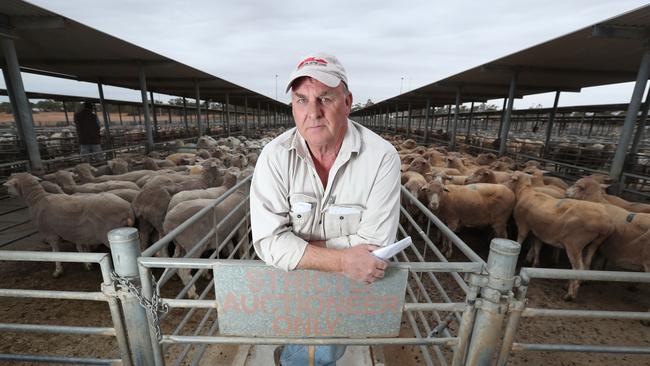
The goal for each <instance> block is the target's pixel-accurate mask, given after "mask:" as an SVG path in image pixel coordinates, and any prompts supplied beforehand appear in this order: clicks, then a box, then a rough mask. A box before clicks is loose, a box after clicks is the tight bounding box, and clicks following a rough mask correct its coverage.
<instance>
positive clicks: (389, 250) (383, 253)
mask: <svg viewBox="0 0 650 366" xmlns="http://www.w3.org/2000/svg"><path fill="white" fill-rule="evenodd" d="M411 243H413V241H412V240H411V237H410V236H407V237H406V238H404V239H402V240H400V241H398V242H395V243H393V244H390V245H387V246H385V247H381V248H379V249H376V250H374V251H373V252H372V254H373V255H374V256H375V257H377V258H380V259H383V260H388V259H390V258H391V257H393V256H394V255H395V254H397V253H399V252H401V251H402V250H404V249H406V247H408V246H409V245H411Z"/></svg>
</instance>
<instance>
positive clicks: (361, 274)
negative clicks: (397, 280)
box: [341, 244, 388, 283]
mask: <svg viewBox="0 0 650 366" xmlns="http://www.w3.org/2000/svg"><path fill="white" fill-rule="evenodd" d="M377 248H379V247H378V246H376V245H370V244H360V245H355V246H353V247H351V248H347V249H343V250H342V251H343V253H341V272H343V274H344V275H345V276H346V277H349V278H351V279H353V280H355V281H359V282H365V283H372V282H374V281H376V280H377V279H380V278H382V277H384V270H385V269H386V267H387V266H388V263H387V262H386V261H384V260H382V259H379V258H377V257H375V256H374V255H372V254H371V253H372V251H373V250H375V249H377Z"/></svg>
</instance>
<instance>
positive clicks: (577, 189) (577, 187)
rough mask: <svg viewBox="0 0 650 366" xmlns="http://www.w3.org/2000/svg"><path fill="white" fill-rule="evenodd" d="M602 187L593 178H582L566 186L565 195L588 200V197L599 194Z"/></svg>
mask: <svg viewBox="0 0 650 366" xmlns="http://www.w3.org/2000/svg"><path fill="white" fill-rule="evenodd" d="M602 189H604V187H603V186H602V185H600V184H599V183H598V182H596V181H595V180H593V179H589V178H582V179H578V181H576V182H575V183H574V184H573V185H572V186H571V187H569V188H567V190H566V196H567V197H569V198H573V199H577V200H588V199H589V198H590V197H594V196H598V195H600V193H601V190H602Z"/></svg>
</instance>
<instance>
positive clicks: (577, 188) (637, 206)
mask: <svg viewBox="0 0 650 366" xmlns="http://www.w3.org/2000/svg"><path fill="white" fill-rule="evenodd" d="M604 188H605V186H603V185H601V184H599V183H598V182H597V181H596V180H595V179H593V178H590V177H585V178H581V179H578V180H577V181H576V182H575V183H574V184H573V185H572V186H571V187H569V188H568V189H567V195H571V197H574V198H576V199H584V200H587V201H592V202H600V203H606V204H610V205H614V206H618V207H620V208H622V209H625V210H627V211H630V212H638V213H650V205H648V204H644V203H640V202H629V201H626V200H624V199H622V198H620V197H617V196H613V195H609V194H607V193H605V192H603V190H604Z"/></svg>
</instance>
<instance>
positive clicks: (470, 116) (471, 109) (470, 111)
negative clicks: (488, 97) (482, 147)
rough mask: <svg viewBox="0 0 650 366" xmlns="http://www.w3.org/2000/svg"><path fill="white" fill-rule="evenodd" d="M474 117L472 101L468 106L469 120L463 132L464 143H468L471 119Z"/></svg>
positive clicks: (470, 133) (470, 132)
mask: <svg viewBox="0 0 650 366" xmlns="http://www.w3.org/2000/svg"><path fill="white" fill-rule="evenodd" d="M473 118H474V102H472V105H471V106H470V107H469V121H468V122H467V132H466V133H465V143H467V144H468V145H470V143H469V140H470V136H471V135H472V119H473Z"/></svg>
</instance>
